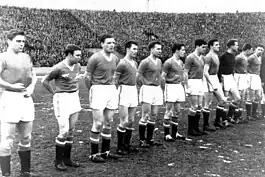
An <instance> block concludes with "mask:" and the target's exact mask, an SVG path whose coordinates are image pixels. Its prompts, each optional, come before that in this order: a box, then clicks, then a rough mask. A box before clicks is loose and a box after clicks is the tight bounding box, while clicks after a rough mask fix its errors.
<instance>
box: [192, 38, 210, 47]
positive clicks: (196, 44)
mask: <svg viewBox="0 0 265 177" xmlns="http://www.w3.org/2000/svg"><path fill="white" fill-rule="evenodd" d="M194 44H195V47H197V46H199V47H200V46H202V45H207V42H206V41H205V40H203V39H196V40H195V43H194Z"/></svg>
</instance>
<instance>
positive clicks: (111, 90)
mask: <svg viewBox="0 0 265 177" xmlns="http://www.w3.org/2000/svg"><path fill="white" fill-rule="evenodd" d="M89 101H90V107H91V108H92V109H98V110H104V109H105V108H108V109H118V101H119V98H118V90H117V89H116V86H115V85H92V87H91V88H90V91H89Z"/></svg>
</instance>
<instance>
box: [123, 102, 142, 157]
mask: <svg viewBox="0 0 265 177" xmlns="http://www.w3.org/2000/svg"><path fill="white" fill-rule="evenodd" d="M135 112H136V107H129V108H128V122H127V123H126V127H125V129H126V132H125V141H124V145H125V150H126V151H127V152H128V153H130V152H138V151H139V150H138V149H137V148H136V147H133V146H131V138H132V132H133V130H134V129H133V122H134V117H135Z"/></svg>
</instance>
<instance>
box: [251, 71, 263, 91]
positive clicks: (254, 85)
mask: <svg viewBox="0 0 265 177" xmlns="http://www.w3.org/2000/svg"><path fill="white" fill-rule="evenodd" d="M248 75H249V88H250V89H251V90H260V89H262V87H261V79H260V76H259V75H257V74H248Z"/></svg>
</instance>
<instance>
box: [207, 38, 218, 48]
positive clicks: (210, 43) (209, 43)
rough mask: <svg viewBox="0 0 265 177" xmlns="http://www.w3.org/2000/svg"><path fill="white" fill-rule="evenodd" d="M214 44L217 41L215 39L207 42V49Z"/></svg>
mask: <svg viewBox="0 0 265 177" xmlns="http://www.w3.org/2000/svg"><path fill="white" fill-rule="evenodd" d="M215 42H218V40H217V39H211V40H210V41H209V42H208V47H209V48H210V47H211V46H213V45H214V43H215Z"/></svg>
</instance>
